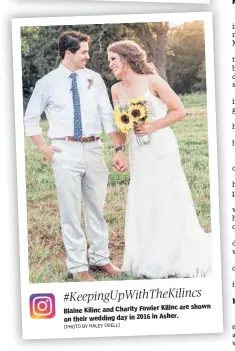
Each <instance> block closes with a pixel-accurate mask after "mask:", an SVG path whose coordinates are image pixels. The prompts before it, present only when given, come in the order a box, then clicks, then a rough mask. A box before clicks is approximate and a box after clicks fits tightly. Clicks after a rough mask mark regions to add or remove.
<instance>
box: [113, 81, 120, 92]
mask: <svg viewBox="0 0 235 351" xmlns="http://www.w3.org/2000/svg"><path fill="white" fill-rule="evenodd" d="M120 85H121V82H117V83H115V84H113V85H112V86H111V91H118V90H119V89H120Z"/></svg>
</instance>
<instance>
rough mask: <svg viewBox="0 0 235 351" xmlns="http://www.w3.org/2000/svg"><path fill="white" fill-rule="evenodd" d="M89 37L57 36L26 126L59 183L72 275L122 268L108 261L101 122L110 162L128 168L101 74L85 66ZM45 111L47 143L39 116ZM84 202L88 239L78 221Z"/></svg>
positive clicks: (114, 271)
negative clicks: (55, 63) (111, 150)
mask: <svg viewBox="0 0 235 351" xmlns="http://www.w3.org/2000/svg"><path fill="white" fill-rule="evenodd" d="M89 42H90V37H89V36H88V35H86V34H82V33H80V32H75V31H71V32H64V33H62V34H61V35H60V37H59V54H60V57H61V63H60V65H59V67H58V68H56V69H54V70H53V71H51V72H50V73H48V74H47V75H45V76H44V77H43V78H41V79H40V80H39V81H38V82H37V83H36V86H35V88H34V91H33V93H32V96H31V98H30V101H29V103H28V106H27V109H26V113H25V117H24V123H25V132H26V135H27V136H30V137H31V138H32V140H33V142H34V143H35V144H36V146H37V147H38V149H39V150H40V151H41V152H42V153H43V155H44V156H45V158H46V159H47V160H48V161H51V162H52V167H53V174H54V179H55V184H56V189H57V196H58V202H59V209H60V219H61V228H62V235H63V241H64V246H65V249H66V251H67V267H68V275H69V277H70V278H73V277H74V276H76V277H78V278H79V279H81V280H85V281H94V280H95V279H94V278H93V277H92V275H91V274H90V271H92V270H97V269H99V270H101V271H103V272H105V273H107V274H108V275H116V274H118V273H120V270H119V269H118V268H117V267H115V266H114V265H113V264H111V262H110V261H109V250H108V228H107V224H106V222H105V220H104V216H103V209H104V203H105V197H106V190H107V181H108V171H107V168H106V165H105V162H104V157H103V145H102V142H101V141H100V134H101V125H103V128H104V131H105V133H106V134H108V135H109V136H110V138H111V140H112V142H113V144H114V147H115V155H114V159H113V164H114V166H115V168H116V169H117V170H118V171H121V172H122V171H124V170H125V168H126V166H125V165H126V156H125V152H124V147H123V145H121V141H120V138H119V135H118V133H116V132H115V131H114V128H113V111H112V107H111V104H110V101H109V98H108V94H107V91H106V87H105V84H104V82H103V80H102V78H101V76H100V74H98V73H96V72H94V71H92V70H90V69H87V68H85V65H86V62H87V61H88V59H89ZM43 112H45V114H46V117H47V120H48V123H49V130H48V137H49V138H50V139H51V140H52V142H51V145H47V144H46V142H45V141H44V139H43V137H42V135H41V128H40V126H39V121H40V117H41V114H42V113H43ZM81 202H83V207H84V216H85V228H86V234H87V237H88V239H89V242H90V246H89V250H88V252H87V242H86V237H85V234H84V232H83V230H82V227H81Z"/></svg>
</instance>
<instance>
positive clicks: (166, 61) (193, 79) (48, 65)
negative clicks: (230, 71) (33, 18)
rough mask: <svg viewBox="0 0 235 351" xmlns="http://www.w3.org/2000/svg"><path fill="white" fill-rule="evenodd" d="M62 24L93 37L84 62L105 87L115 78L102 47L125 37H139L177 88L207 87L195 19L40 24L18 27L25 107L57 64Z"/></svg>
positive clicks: (200, 31)
mask: <svg viewBox="0 0 235 351" xmlns="http://www.w3.org/2000/svg"><path fill="white" fill-rule="evenodd" d="M66 30H79V31H81V32H84V33H87V34H88V35H90V36H91V38H92V43H91V45H90V56H91V58H90V61H89V63H88V68H91V69H93V70H94V71H97V72H99V73H100V74H101V75H102V77H103V78H104V80H105V83H106V85H107V88H108V91H109V93H110V87H111V85H113V84H114V83H115V82H116V79H115V78H114V77H113V75H112V74H111V72H110V69H109V67H108V61H107V54H106V50H107V47H108V45H109V44H110V43H112V42H114V41H118V40H123V39H131V40H135V41H136V42H138V43H139V44H140V45H141V46H142V47H143V49H145V50H146V52H147V56H148V60H149V61H152V62H153V63H154V64H155V66H156V67H157V68H158V71H159V74H160V75H161V76H162V77H163V78H165V79H166V78H167V79H168V82H169V84H170V85H171V87H172V88H173V90H175V91H176V92H177V93H179V94H185V93H189V92H195V91H205V89H206V77H205V49H204V28H203V23H202V22H199V21H195V22H189V23H184V24H183V25H181V26H177V27H169V24H168V23H167V22H156V23H129V24H128V23H127V24H93V25H74V26H40V27H37V26H35V27H22V28H21V49H22V79H23V95H24V107H26V104H27V102H28V100H29V97H30V95H31V93H32V90H33V88H34V86H35V83H36V81H37V80H38V79H40V78H41V77H43V76H44V75H45V74H47V73H48V72H50V71H51V70H53V69H55V68H56V67H57V66H58V64H59V62H60V58H59V56H58V42H57V40H58V36H59V34H60V33H61V32H63V31H66Z"/></svg>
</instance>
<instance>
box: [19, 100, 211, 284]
mask: <svg viewBox="0 0 235 351" xmlns="http://www.w3.org/2000/svg"><path fill="white" fill-rule="evenodd" d="M182 101H183V103H184V105H185V107H186V111H187V116H186V118H185V119H184V120H183V121H181V122H179V123H177V124H176V125H174V126H173V127H172V129H173V130H174V132H175V135H176V137H177V139H178V142H179V147H180V153H181V159H182V165H183V168H184V171H185V174H186V177H187V179H188V182H189V185H190V188H191V191H192V195H193V199H194V202H195V206H196V210H197V214H198V217H199V220H200V223H201V226H202V227H203V228H204V230H205V231H210V196H209V171H208V143H207V110H206V96H205V95H204V94H192V95H189V96H184V97H182ZM41 126H42V128H43V133H44V136H45V139H47V138H46V131H47V123H46V122H45V121H43V122H42V123H41ZM102 139H103V141H104V144H105V159H106V163H107V166H108V168H109V170H110V177H109V183H108V193H107V199H106V200H107V201H106V205H105V218H106V221H107V223H108V226H109V235H110V241H109V247H110V252H111V257H110V258H111V260H112V262H113V263H114V264H116V265H118V266H119V267H120V266H121V264H122V256H123V249H124V240H123V230H124V217H125V203H126V196H127V187H128V182H129V174H128V173H125V174H121V173H117V172H115V171H114V170H113V169H112V168H111V162H112V156H113V146H112V143H111V142H110V140H109V138H108V137H106V136H102ZM25 157H26V182H27V213H28V244H29V268H30V277H29V279H30V282H31V283H48V282H63V281H65V279H66V276H67V270H66V264H65V259H66V254H65V250H64V246H63V242H62V238H61V229H60V220H59V212H58V207H57V198H56V191H55V185H54V180H53V175H52V167H51V164H50V163H49V162H48V161H46V160H45V159H44V158H43V157H42V155H41V153H40V152H39V151H38V150H37V149H36V147H35V146H34V144H33V143H32V141H31V139H30V138H26V139H25ZM95 277H96V278H97V279H98V280H107V279H108V280H110V279H111V278H109V277H107V276H105V275H104V274H101V273H96V274H95ZM117 279H133V277H131V276H127V275H124V274H123V275H120V277H118V278H117V277H116V278H115V280H117Z"/></svg>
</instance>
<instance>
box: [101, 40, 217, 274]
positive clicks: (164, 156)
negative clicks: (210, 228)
mask: <svg viewBox="0 0 235 351" xmlns="http://www.w3.org/2000/svg"><path fill="white" fill-rule="evenodd" d="M107 52H108V60H109V66H110V68H111V70H112V72H113V74H114V75H115V77H116V78H118V79H120V80H121V81H120V82H118V83H116V84H114V85H113V86H112V99H113V103H114V105H117V104H120V103H121V102H126V103H127V102H128V101H129V100H132V99H136V98H141V97H144V98H145V99H146V100H147V101H148V103H149V104H150V105H151V107H152V111H153V113H152V116H151V118H152V119H151V121H150V122H149V123H145V124H142V125H137V126H136V129H135V133H136V134H137V135H138V136H139V137H140V138H141V137H143V136H145V135H148V136H149V137H150V142H149V143H148V144H147V145H143V146H141V145H140V144H139V143H138V142H137V139H138V138H137V137H136V134H135V133H134V132H133V131H130V132H129V133H128V138H129V163H130V184H129V189H128V200H127V209H126V219H125V252H124V262H123V266H122V270H123V271H125V272H130V273H132V274H134V275H136V276H144V277H148V278H167V277H169V276H177V277H205V276H208V275H210V271H211V234H206V233H204V231H203V230H202V228H201V227H200V224H199V221H198V218H197V215H196V211H195V207H194V204H193V200H192V196H191V192H190V189H189V186H188V183H187V180H186V178H185V175H184V172H183V169H182V166H181V159H180V154H179V149H178V144H177V140H176V137H175V135H174V134H173V132H172V130H171V128H170V126H171V125H172V124H174V123H176V122H178V121H179V120H181V119H182V118H183V117H184V116H185V110H184V107H183V105H182V102H181V100H180V99H179V97H178V96H177V95H176V94H175V93H174V91H173V90H172V89H171V88H170V86H169V85H168V84H167V83H166V82H165V81H164V80H163V79H162V78H161V77H160V76H159V75H158V74H156V72H155V71H154V70H153V67H151V66H150V65H149V64H148V63H147V61H146V53H145V51H143V50H142V49H141V47H140V46H139V45H138V44H137V43H135V42H133V41H130V40H125V41H119V42H115V43H113V44H111V45H109V47H108V49H107ZM123 140H124V142H125V136H124V134H123Z"/></svg>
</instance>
